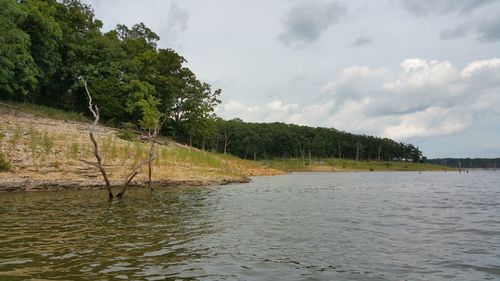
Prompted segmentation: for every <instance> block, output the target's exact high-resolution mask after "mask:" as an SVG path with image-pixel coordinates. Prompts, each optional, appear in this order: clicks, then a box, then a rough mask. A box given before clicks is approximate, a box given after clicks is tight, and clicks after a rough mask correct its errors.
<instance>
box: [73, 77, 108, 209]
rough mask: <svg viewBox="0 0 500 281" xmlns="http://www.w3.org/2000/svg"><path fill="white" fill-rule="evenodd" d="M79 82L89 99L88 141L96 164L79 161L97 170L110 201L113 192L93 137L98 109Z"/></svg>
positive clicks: (86, 89) (86, 88)
mask: <svg viewBox="0 0 500 281" xmlns="http://www.w3.org/2000/svg"><path fill="white" fill-rule="evenodd" d="M80 80H82V82H83V86H84V87H85V91H86V92H87V96H88V98H89V110H90V112H92V115H94V123H92V125H91V127H90V133H89V135H90V140H91V141H92V144H93V145H94V156H95V158H96V160H97V162H90V161H86V160H81V161H82V162H84V163H86V164H88V165H92V166H95V167H97V169H99V171H100V172H101V174H102V177H103V179H104V182H105V184H106V190H107V192H108V196H109V200H112V199H113V191H112V190H111V184H110V183H109V179H108V175H107V173H106V169H104V166H103V165H102V158H101V155H100V154H99V145H98V144H97V141H96V140H95V137H94V131H95V127H96V125H97V123H98V122H99V108H98V107H97V105H94V104H92V96H91V95H90V92H89V89H88V87H87V81H85V79H83V77H80Z"/></svg>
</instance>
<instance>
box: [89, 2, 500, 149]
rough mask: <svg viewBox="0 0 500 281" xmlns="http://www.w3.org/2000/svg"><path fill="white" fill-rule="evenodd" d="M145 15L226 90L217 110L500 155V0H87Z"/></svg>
mask: <svg viewBox="0 0 500 281" xmlns="http://www.w3.org/2000/svg"><path fill="white" fill-rule="evenodd" d="M84 2H86V3H88V4H91V5H92V7H93V8H94V10H95V13H96V16H97V17H98V18H99V19H101V20H103V22H104V29H105V30H109V29H111V28H114V26H115V25H116V24H118V23H123V24H126V25H129V26H130V25H133V24H135V23H138V22H144V23H145V24H146V25H147V26H149V27H150V28H152V29H153V30H154V31H155V32H157V33H158V34H159V35H160V37H161V40H160V46H161V47H163V48H173V49H175V50H176V51H178V52H179V53H180V54H181V55H183V56H184V57H185V58H186V59H187V60H188V66H189V67H190V68H191V69H192V70H193V71H194V72H195V73H196V74H197V76H198V78H200V79H201V80H203V81H205V82H208V83H210V84H211V85H212V86H213V87H214V88H221V89H222V96H221V99H222V101H223V103H222V104H221V105H220V106H219V107H218V109H217V113H218V115H219V116H222V117H224V118H235V117H239V118H241V119H243V120H245V121H252V122H271V121H280V122H287V123H296V124H303V125H310V126H323V127H334V128H337V129H340V130H345V131H349V132H354V133H365V134H373V135H377V136H386V137H390V138H393V139H396V140H399V141H404V142H410V143H413V144H415V145H417V146H419V147H420V148H421V149H422V150H423V151H424V154H425V155H427V156H429V157H500V1H492V0H418V1H417V0H381V1H368V0H366V1H356V0H354V1H327V0H274V1H265V0H254V1H243V0H217V1H216V0H209V1H196V0H182V1H166V0H144V1H133V0H105V1H104V0H85V1H84Z"/></svg>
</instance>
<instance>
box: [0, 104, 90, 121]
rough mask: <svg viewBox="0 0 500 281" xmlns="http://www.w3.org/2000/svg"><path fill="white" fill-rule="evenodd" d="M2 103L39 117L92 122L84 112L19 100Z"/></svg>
mask: <svg viewBox="0 0 500 281" xmlns="http://www.w3.org/2000/svg"><path fill="white" fill-rule="evenodd" d="M2 103H4V104H8V105H10V106H12V108H11V109H12V110H16V111H19V112H23V113H27V114H30V115H33V116H37V117H44V118H50V119H55V120H65V121H78V122H90V119H89V118H87V117H86V116H84V115H83V114H82V113H77V112H73V111H64V110H61V109H56V108H53V107H48V106H43V105H35V104H30V103H18V102H6V101H2ZM0 107H1V105H0Z"/></svg>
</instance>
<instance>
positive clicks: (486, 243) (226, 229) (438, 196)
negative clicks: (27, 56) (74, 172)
mask: <svg viewBox="0 0 500 281" xmlns="http://www.w3.org/2000/svg"><path fill="white" fill-rule="evenodd" d="M499 183H500V173H498V172H497V173H495V172H484V171H477V172H472V173H469V174H458V173H422V174H418V173H333V174H327V173H313V174H292V175H286V176H278V177H263V178H255V179H254V181H253V182H252V183H250V184H244V185H229V186H221V187H209V188H199V187H198V188H175V189H165V190H157V191H155V192H154V193H149V192H147V191H142V190H131V192H130V193H128V194H127V197H126V198H124V200H123V201H115V202H113V203H111V204H109V203H108V202H107V201H106V198H105V197H106V196H105V193H104V192H102V191H77V192H51V193H3V194H0V280H25V279H36V280H47V279H51V280H53V279H57V280H68V279H69V280H97V279H99V280H116V279H129V280H165V279H185V280H189V279H195V280H199V279H202V280H221V279H226V280H235V279H237V280H273V279H274V280H276V279H279V280H332V279H335V280H366V279H370V280H401V279H408V280H443V279H449V280H494V279H500V185H499Z"/></svg>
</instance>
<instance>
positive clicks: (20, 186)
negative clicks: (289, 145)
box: [0, 106, 281, 191]
mask: <svg viewBox="0 0 500 281" xmlns="http://www.w3.org/2000/svg"><path fill="white" fill-rule="evenodd" d="M39 113H41V112H39V111H38V112H37V111H36V110H33V109H31V110H30V111H29V112H28V111H27V110H19V108H9V107H5V106H3V107H2V106H0V119H1V120H2V122H1V123H0V152H1V153H2V154H3V155H4V157H5V158H6V159H7V160H8V161H9V162H10V166H11V167H10V169H9V170H8V171H3V172H0V190H4V191H5V190H37V189H42V190H53V189H67V188H98V187H101V186H102V184H103V183H102V180H101V176H100V174H99V172H98V170H97V169H96V168H95V167H93V166H89V165H87V164H85V163H83V162H82V161H81V159H86V160H91V161H94V158H93V150H92V144H91V142H90V140H89V134H88V132H89V131H88V129H89V124H88V123H85V122H79V121H65V120H57V119H65V113H63V112H60V114H59V115H58V116H59V117H57V119H54V118H47V117H46V116H47V114H46V113H44V112H42V113H41V114H39ZM52 113H54V112H52ZM50 116H52V115H50ZM72 119H74V118H72ZM119 134H120V132H119V131H118V130H116V129H113V128H109V127H104V126H98V128H97V131H96V133H95V135H96V138H97V140H98V143H99V145H100V150H101V155H102V157H103V160H104V164H105V167H106V169H107V170H108V172H109V176H110V180H111V182H112V183H113V184H115V185H118V184H120V182H121V181H123V179H124V177H125V175H126V174H127V173H128V172H129V171H130V167H132V166H133V165H134V163H136V162H138V161H142V160H144V159H146V158H147V155H146V154H147V152H148V149H149V147H148V144H147V143H143V142H140V141H139V140H135V141H129V140H124V139H121V138H119V137H118V135H119ZM164 143H165V144H161V145H158V146H157V154H158V158H157V159H156V160H155V162H154V171H153V179H155V182H156V185H159V186H170V185H207V184H218V183H229V182H244V181H247V180H248V176H255V175H273V174H279V173H281V172H280V171H278V170H276V169H273V168H268V167H264V166H262V165H260V164H259V163H256V162H252V161H245V160H241V159H238V158H236V157H233V156H229V155H222V154H217V153H211V152H207V151H202V150H199V149H195V148H192V147H189V146H185V145H181V144H178V143H176V142H172V141H166V140H164ZM145 179H146V173H141V174H139V175H138V176H137V177H136V180H135V181H134V184H135V185H141V184H142V183H143V182H144V180H145Z"/></svg>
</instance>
